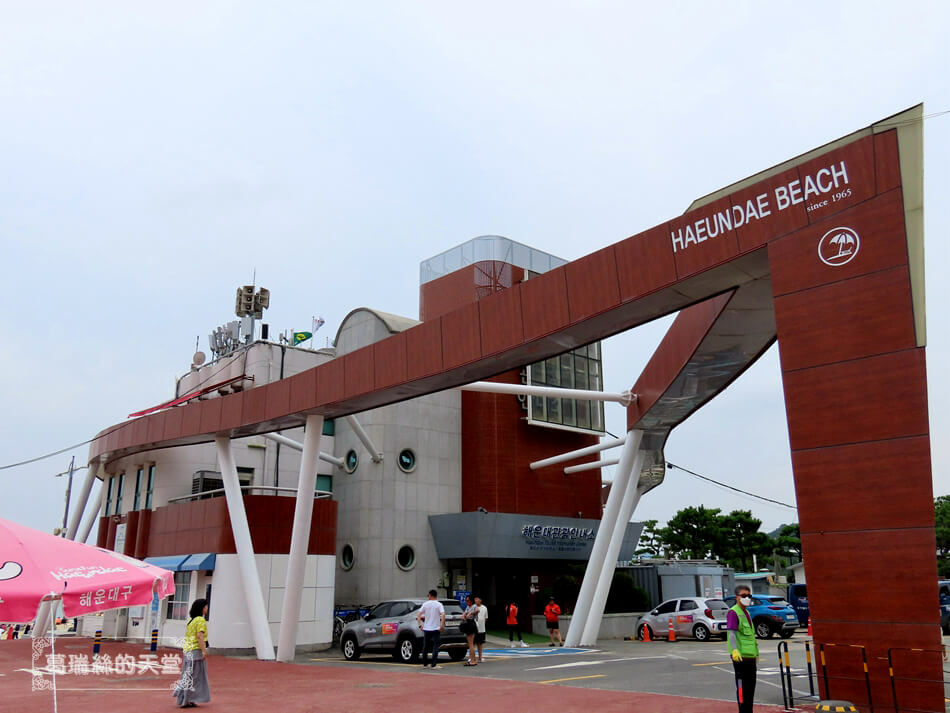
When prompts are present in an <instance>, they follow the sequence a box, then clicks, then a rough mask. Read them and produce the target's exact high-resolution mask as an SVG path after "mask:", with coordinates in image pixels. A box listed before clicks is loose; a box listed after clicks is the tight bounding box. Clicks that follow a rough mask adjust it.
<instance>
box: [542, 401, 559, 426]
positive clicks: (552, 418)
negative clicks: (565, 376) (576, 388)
mask: <svg viewBox="0 0 950 713" xmlns="http://www.w3.org/2000/svg"><path fill="white" fill-rule="evenodd" d="M546 401H547V409H548V418H547V421H548V423H560V422H561V399H546Z"/></svg>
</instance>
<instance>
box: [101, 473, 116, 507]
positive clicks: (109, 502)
mask: <svg viewBox="0 0 950 713" xmlns="http://www.w3.org/2000/svg"><path fill="white" fill-rule="evenodd" d="M113 480H115V478H109V482H107V483H103V484H102V487H104V488H106V516H108V515H110V514H111V513H112V481H113Z"/></svg>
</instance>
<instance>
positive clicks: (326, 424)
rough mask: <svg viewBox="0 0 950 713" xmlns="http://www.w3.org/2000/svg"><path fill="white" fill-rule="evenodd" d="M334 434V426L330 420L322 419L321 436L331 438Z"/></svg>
mask: <svg viewBox="0 0 950 713" xmlns="http://www.w3.org/2000/svg"><path fill="white" fill-rule="evenodd" d="M335 433H336V424H335V423H334V422H333V419H332V418H327V419H324V421H323V435H324V436H332V435H334V434H335Z"/></svg>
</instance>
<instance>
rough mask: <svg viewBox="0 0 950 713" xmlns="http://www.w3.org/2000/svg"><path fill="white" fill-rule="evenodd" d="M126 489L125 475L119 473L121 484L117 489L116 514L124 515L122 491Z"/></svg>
mask: <svg viewBox="0 0 950 713" xmlns="http://www.w3.org/2000/svg"><path fill="white" fill-rule="evenodd" d="M124 489H125V473H119V484H118V485H117V486H116V489H115V514H116V515H121V514H122V491H123V490H124Z"/></svg>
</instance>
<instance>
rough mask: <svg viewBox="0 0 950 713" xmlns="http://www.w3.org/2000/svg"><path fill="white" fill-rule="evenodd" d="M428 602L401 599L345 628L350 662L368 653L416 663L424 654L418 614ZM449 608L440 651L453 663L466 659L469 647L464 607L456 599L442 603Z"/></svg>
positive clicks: (343, 642)
mask: <svg viewBox="0 0 950 713" xmlns="http://www.w3.org/2000/svg"><path fill="white" fill-rule="evenodd" d="M424 601H425V599H398V600H393V601H388V602H382V603H381V604H377V605H376V606H375V607H373V609H372V610H371V611H370V612H369V613H368V614H366V615H365V616H363V617H362V618H361V619H357V620H356V621H351V622H350V623H349V624H347V625H346V626H344V627H343V631H342V633H341V635H340V650H341V651H342V652H343V658H345V659H346V660H347V661H355V660H356V659H358V658H359V657H360V654H362V653H363V652H364V651H388V652H390V653H392V655H393V658H395V659H396V660H397V661H402V662H403V663H413V662H414V661H415V660H416V659H417V658H418V656H419V652H420V651H422V630H421V629H419V624H418V622H417V621H416V612H417V611H419V607H421V606H422V604H423V602H424ZM440 601H441V602H442V606H443V607H444V608H445V629H443V631H442V636H441V640H440V646H439V650H440V651H445V652H447V653H448V655H449V658H450V659H452V661H461V660H462V659H463V658H464V657H465V653H466V651H467V647H468V643H467V641H466V639H465V634H463V633H462V632H461V631H460V630H459V624H461V623H462V607H461V606H460V605H459V603H458V602H457V601H455V600H454V599H442V600H440Z"/></svg>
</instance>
